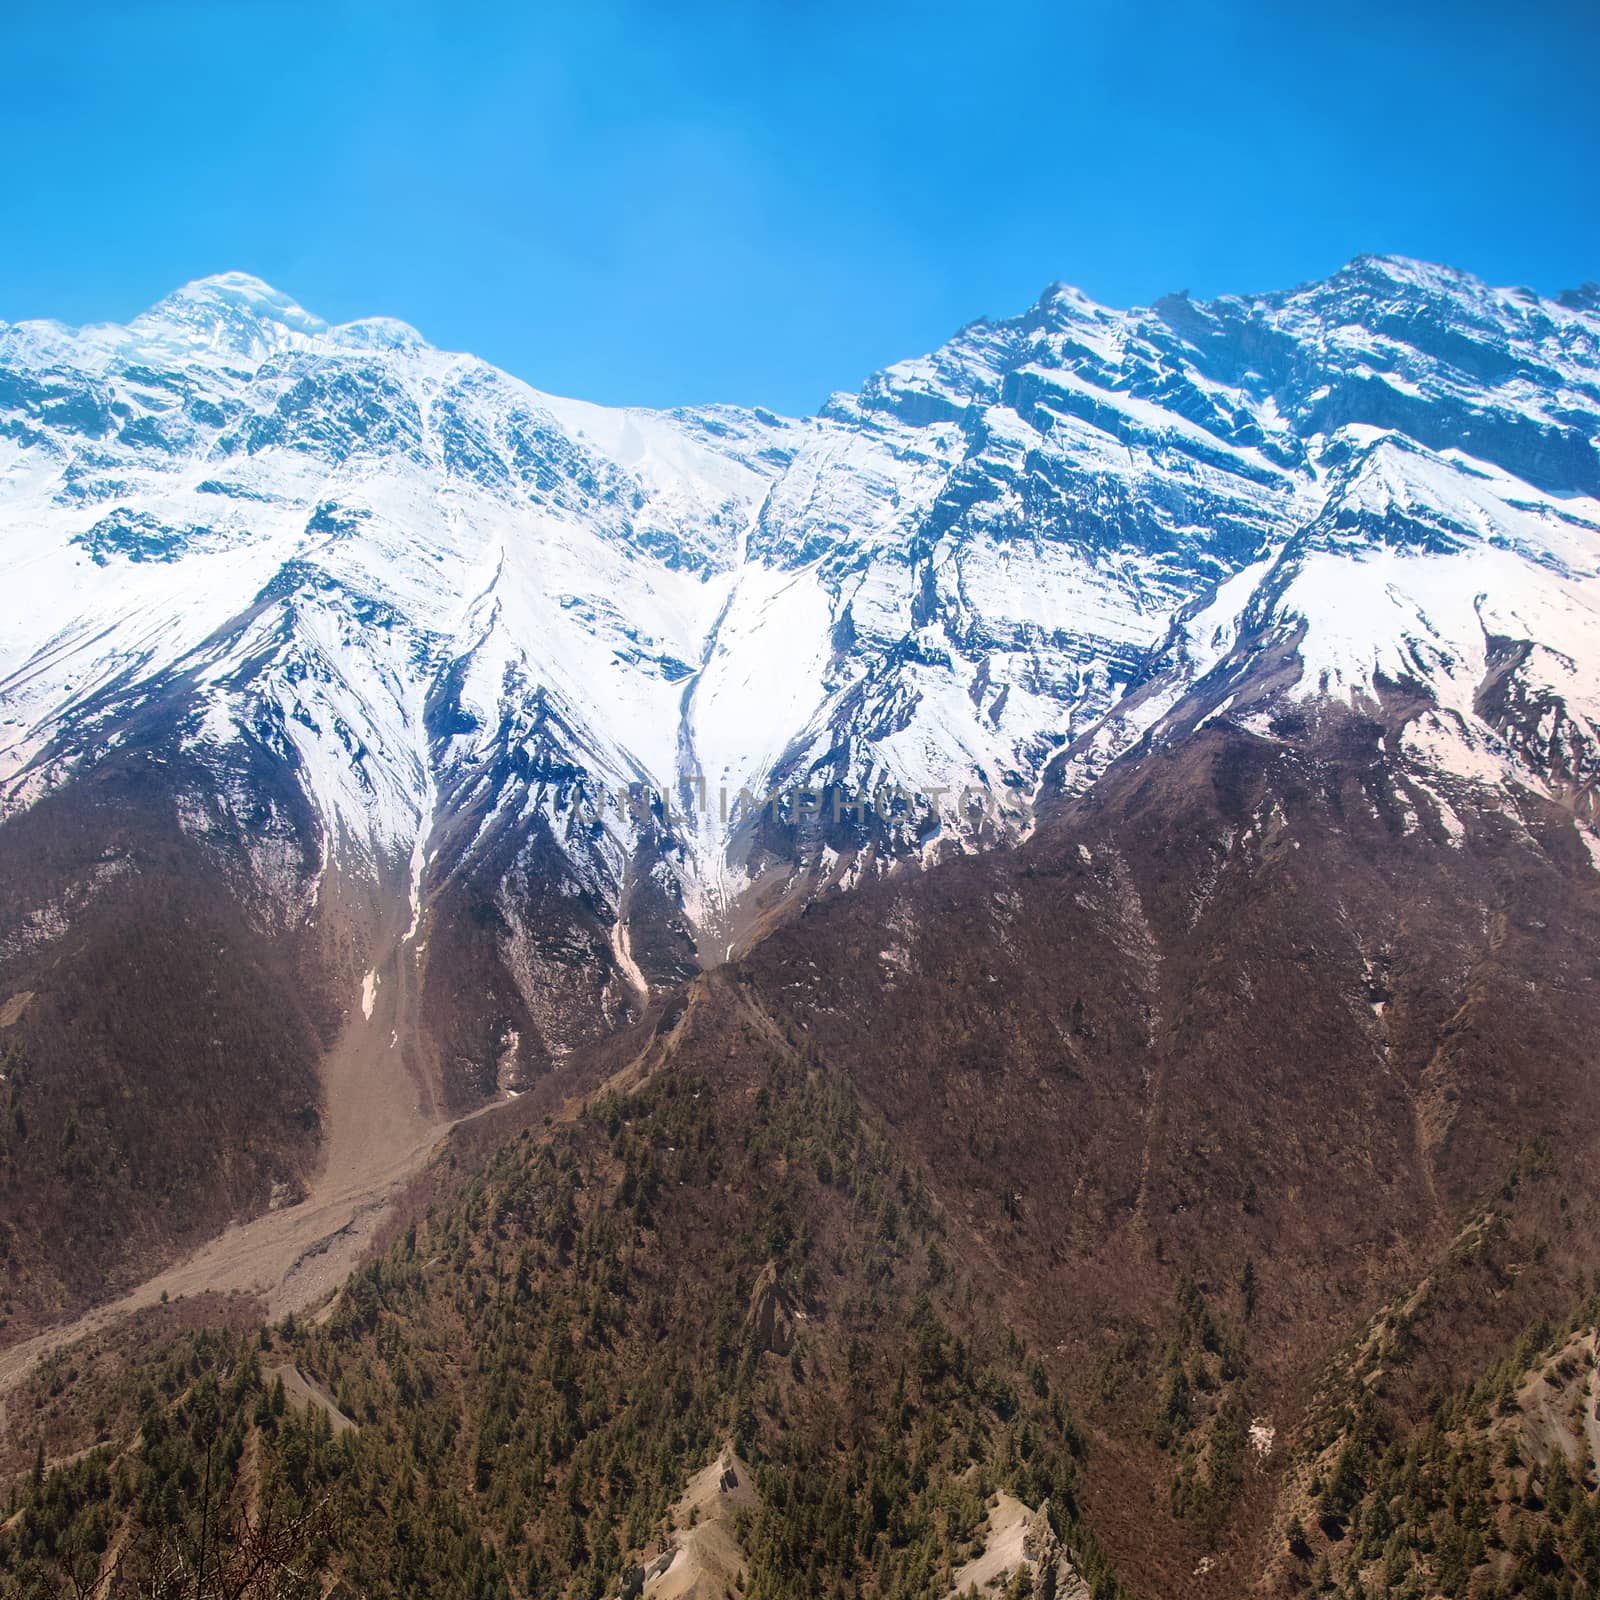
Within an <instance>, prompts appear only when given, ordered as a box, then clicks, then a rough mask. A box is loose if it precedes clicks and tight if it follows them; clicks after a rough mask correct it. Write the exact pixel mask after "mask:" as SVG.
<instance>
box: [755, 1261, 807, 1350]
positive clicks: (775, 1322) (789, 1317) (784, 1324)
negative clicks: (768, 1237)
mask: <svg viewBox="0 0 1600 1600" xmlns="http://www.w3.org/2000/svg"><path fill="white" fill-rule="evenodd" d="M800 1320H804V1313H803V1312H801V1311H800V1310H799V1308H798V1307H797V1305H796V1303H795V1299H794V1296H793V1295H792V1294H790V1292H789V1291H788V1290H787V1289H786V1288H785V1287H784V1286H783V1284H782V1283H780V1282H779V1281H778V1268H777V1265H776V1263H774V1262H771V1261H769V1262H768V1263H767V1264H766V1266H764V1267H763V1268H762V1269H761V1272H760V1274H759V1276H758V1277H757V1278H756V1286H755V1288H754V1290H752V1292H751V1295H750V1314H749V1316H748V1317H746V1319H745V1334H746V1337H747V1338H749V1339H750V1340H752V1341H753V1342H754V1344H755V1346H756V1348H757V1349H758V1350H761V1351H764V1352H766V1353H768V1354H771V1355H775V1356H786V1355H788V1353H789V1352H790V1351H791V1350H792V1349H793V1348H794V1341H795V1324H796V1322H797V1321H800Z"/></svg>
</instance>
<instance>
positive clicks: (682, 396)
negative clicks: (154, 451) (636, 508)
mask: <svg viewBox="0 0 1600 1600" xmlns="http://www.w3.org/2000/svg"><path fill="white" fill-rule="evenodd" d="M3 9H4V20H3V21H0V139H3V147H4V149H5V151H6V158H5V166H4V173H3V179H0V318H4V319H7V320H18V319H21V318H23V317H28V316H54V317H60V318H63V319H65V320H67V321H70V322H82V321H96V320H103V319H114V320H118V321H121V320H125V319H126V318H127V317H129V316H131V315H133V314H134V313H136V312H137V311H139V310H140V309H142V308H143V307H144V306H146V305H147V304H149V303H150V302H152V301H154V300H156V299H158V298H159V297H160V296H161V295H162V294H164V293H165V292H167V291H168V290H169V289H171V288H173V287H175V286H176V285H177V284H179V283H181V282H184V281H186V280H188V279H190V278H193V277H197V276H199V275H201V274H204V273H207V272H215V271H220V270H223V269H226V268H240V269H243V270H246V271H249V272H254V273H257V274H259V275H260V276H262V277H264V278H266V279H268V280H269V281H271V282H272V283H274V284H275V285H277V286H278V287H279V288H280V289H283V290H285V291H287V292H288V293H290V294H292V295H294V296H295V297H296V298H297V299H299V300H300V301H301V302H302V303H303V304H305V305H306V306H307V307H309V308H310V309H311V310H313V311H315V312H317V313H319V314H320V315H322V316H325V317H328V318H330V319H334V320H342V319H345V318H350V317H355V316H361V315H367V314H376V313H383V314H388V315H392V316H397V317H401V318H403V319H405V320H406V321H408V322H412V323H414V324H416V326H417V327H419V328H420V329H421V330H422V332H423V333H424V334H425V335H426V336H427V337H428V338H429V339H431V340H432V341H433V342H434V343H435V344H439V345H443V346H447V347H452V348H459V349H468V350H472V351H475V352H477V353H478V354H480V355H482V356H485V357H487V358H488V359H490V360H492V361H495V362H496V363H498V364H499V365H501V366H504V367H507V368H509V369H510V370H511V371H513V372H515V373H517V374H518V375H519V376H521V377H524V378H526V379H527V380H528V381H530V382H532V383H534V384H536V385H538V386H540V387H542V388H545V389H549V390H553V391H555V392H558V393H568V394H577V395H582V396H584V397H587V398H592V399H596V400H604V401H610V402H636V403H641V404H671V403H676V402H680V401H695V400H712V399H727V400H735V401H742V402H761V403H765V404H767V405H771V406H774V407H777V408H780V409H785V410H789V411H800V410H809V409H811V408H813V407H815V406H816V405H817V404H818V403H819V402H820V401H821V399H822V398H823V397H824V396H825V395H826V394H827V393H828V391H829V390H831V389H834V388H843V387H854V386H855V385H857V384H858V383H859V382H860V380H861V379H862V378H863V377H864V376H865V375H866V374H867V373H868V372H869V371H871V370H872V369H874V368H875V367H878V366H881V365H883V364H885V363H886V362H889V361H892V360H896V359H898V358H900V357H902V356H906V355H913V354H917V353H920V352H922V351H924V350H926V349H929V348H931V347H932V346H933V345H935V344H937V343H939V342H940V341H941V340H942V339H944V338H945V337H947V336H948V335H949V334H950V333H951V332H952V331H954V329H955V328H957V327H958V326H960V325H961V324H962V323H964V322H967V321H969V320H971V319H972V318H973V317H976V316H979V315H984V314H988V315H996V316H999V315H1007V314H1010V313H1013V312H1015V311H1018V310H1020V309H1022V308H1023V307H1024V306H1026V305H1027V304H1029V303H1030V302H1031V301H1032V300H1033V299H1034V298H1035V297H1036V296H1037V295H1038V293H1039V292H1040V290H1041V289H1042V288H1043V287H1044V286H1045V285H1046V284H1047V283H1048V282H1050V281H1052V280H1055V279H1065V280H1067V281H1068V282H1072V283H1076V284H1078V285H1080V286H1081V287H1082V288H1084V289H1085V290H1087V292H1088V293H1090V294H1092V295H1094V296H1095V297H1096V298H1098V299H1100V300H1103V301H1106V302H1108V303H1111V304H1116V305H1126V304H1134V303H1141V302H1147V301H1149V300H1150V299H1151V298H1153V297H1154V296H1156V295H1158V294H1161V293H1163V292H1165V291H1167V290H1171V289H1182V288H1187V289H1190V290H1192V291H1193V292H1194V293H1196V294H1214V293H1220V292H1225V291H1228V290H1257V289H1268V288H1279V287H1287V286H1289V285H1291V284H1293V283H1296V282H1300V281H1303V280H1305V279H1307V278H1311V277H1319V276H1322V275H1324V274H1326V273H1328V272H1330V271H1332V270H1334V269H1335V268H1336V267H1338V266H1339V265H1340V264H1341V263H1342V262H1343V261H1345V260H1347V259H1348V258H1349V257H1351V256H1352V255H1355V254H1358V253H1360V252H1362V251H1378V252H1398V253H1402V254H1407V255H1417V256H1422V257H1426V258H1429V259H1433V260H1444V261H1448V262H1450V263H1452V264H1454V265H1457V266H1462V267H1465V268H1467V269H1468V270H1470V271H1473V272H1476V273H1478V274H1480V275H1481V276H1484V277H1486V278H1489V279H1491V280H1493V281H1496V282H1503V283H1516V284H1528V285H1530V286H1532V287H1534V288H1536V289H1539V290H1541V291H1545V292H1552V291H1555V290H1557V289H1560V288H1562V287H1565V286H1567V285H1569V284H1573V283H1576V282H1580V281H1582V280H1584V279H1586V278H1600V177H1597V174H1600V114H1597V112H1596V94H1597V89H1596V70H1597V62H1600V6H1597V5H1595V4H1594V3H1593V0H1579V3H1571V4H1567V5H1562V4H1556V3H1541V0H1531V3H1529V4H1527V5H1511V4H1504V5H1494V6H1490V5H1479V4H1475V3H1474V0H1455V3H1451V4H1442V3H1437V0H1435V3H1432V4H1410V5H1407V4H1404V3H1397V4H1389V5H1379V4H1369V3H1366V0H1350V3H1342V4H1341V3H1328V0H1322V3H1319V4H1314V5H1313V6H1311V7H1310V8H1309V9H1308V10H1307V11H1304V12H1303V11H1302V9H1301V8H1299V7H1296V6H1294V5H1292V4H1283V3H1264V0H1263V3H1249V4H1237V5H1227V4H1218V3H1206V0H1189V3H1186V4H1170V5H1169V4H1139V3H1137V0H1126V3H1098V0H1096V3H1092V4H1076V3H1072V0H1060V3H1057V4H1043V3H1040V4H1034V3H1029V0H992V3H989V4H986V5H978V4H971V5H959V6H958V5H941V4H922V5H916V6H901V5H897V4H892V3H887V0H856V3H854V4H848V5H847V4H828V3H820V0H782V3H777V0H770V3H766V0H741V3H734V4H726V5H697V4H694V3H692V0H689V3H685V0H654V3H640V4H637V5H635V4H627V3H610V0H591V3H578V0H573V3H571V4H567V5H561V6H541V5H539V4H536V3H531V0H529V3H523V4H505V5H492V4H487V3H483V0H480V3H477V4H472V3H468V0H456V3H454V4H448V5H444V4H440V5H421V4H407V3H405V0H380V3H366V0H348V3H340V0H328V3H326V4H324V5H322V6H318V7H311V6H299V5H293V4H250V3H238V0H207V3H205V4H172V5H161V4H148V3H142V0H120V3H118V4H116V5H107V6H101V5H98V4H80V5H72V4H71V3H70V0H56V3H55V4H54V5H51V6H48V7H47V6H45V5H42V4H36V3H35V0H4V6H3Z"/></svg>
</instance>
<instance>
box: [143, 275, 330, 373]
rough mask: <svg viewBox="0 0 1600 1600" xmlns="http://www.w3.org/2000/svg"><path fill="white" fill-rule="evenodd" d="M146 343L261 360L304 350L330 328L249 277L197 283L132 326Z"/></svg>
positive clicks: (241, 276) (288, 299) (269, 287)
mask: <svg viewBox="0 0 1600 1600" xmlns="http://www.w3.org/2000/svg"><path fill="white" fill-rule="evenodd" d="M128 332H129V333H130V334H131V335H133V336H134V337H136V338H138V339H141V340H158V341H161V342H163V343H172V344H175V345H180V346H182V345H189V346H193V347H195V348H196V349H198V350H202V351H209V352H214V353H217V354H226V355H234V356H246V357H252V358H257V359H259V358H260V357H261V356H262V355H264V354H265V353H267V352H268V351H270V350H275V349H282V348H285V347H290V346H294V345H296V344H298V345H299V346H300V347H302V348H303V347H304V346H305V345H307V344H309V343H310V342H311V341H313V340H315V339H318V338H320V337H322V336H324V335H326V334H327V332H328V325H327V323H325V322H323V321H322V319H321V318H320V317H314V316H312V315H311V313H310V312H308V311H306V310H305V309H304V307H302V306H299V305H297V304H296V303H295V302H294V301H293V300H291V299H290V298H289V297H288V295H286V294H281V293H279V291H278V290H276V289H274V288H273V287H272V286H271V285H270V284H266V283H263V282H262V281H261V279H260V278H255V277H252V276H251V275H250V274H249V273H247V272H222V273H217V274H216V275H215V276H213V277H208V278H196V279H195V280H194V282H192V283H188V284H185V285H184V286H183V288H181V289H179V290H177V291H176V292H175V293H173V294H170V295H168V296H167V297H166V298H165V299H164V300H161V301H158V302H157V303H156V304H155V305H154V306H152V307H151V308H150V309H149V310H148V311H146V312H145V313H144V314H143V315H142V316H138V317H135V318H134V320H133V321H132V322H131V323H129V324H128Z"/></svg>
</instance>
